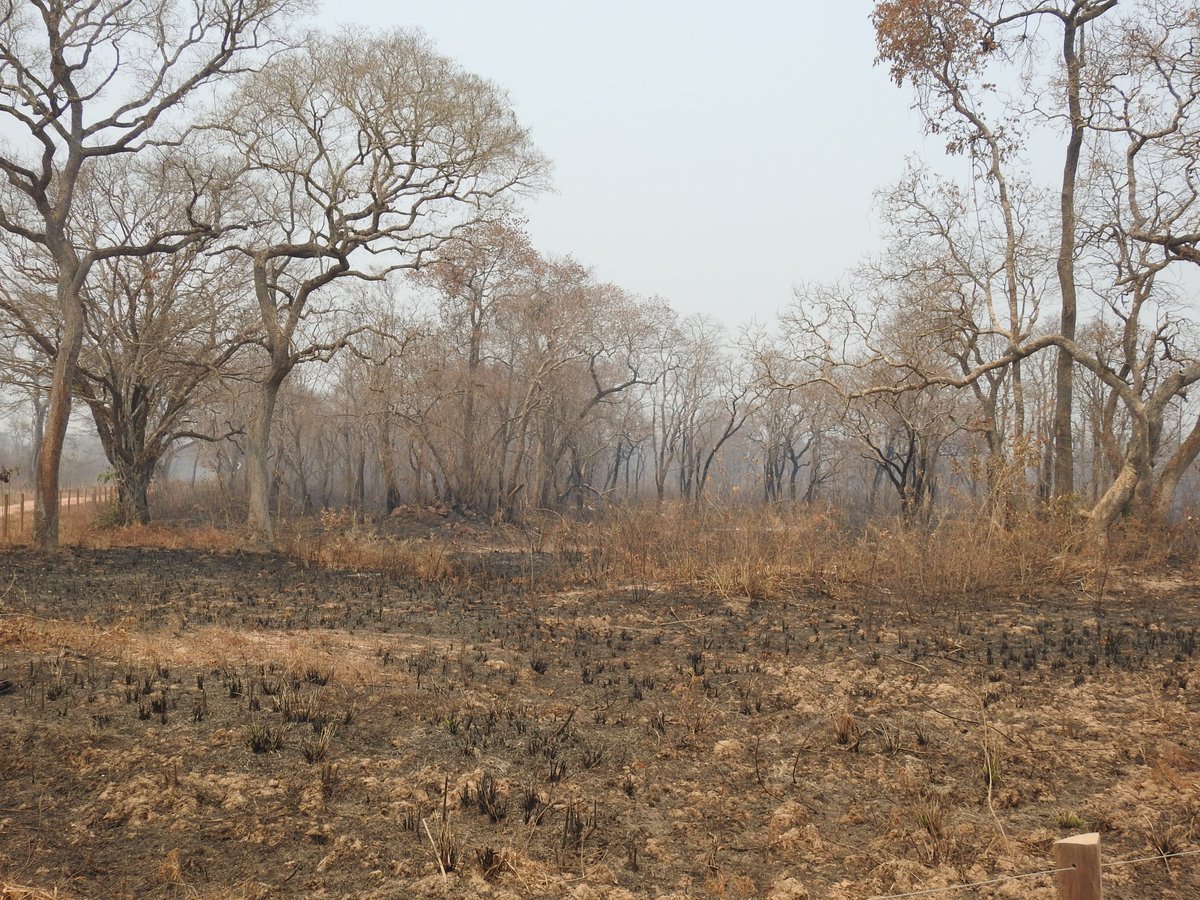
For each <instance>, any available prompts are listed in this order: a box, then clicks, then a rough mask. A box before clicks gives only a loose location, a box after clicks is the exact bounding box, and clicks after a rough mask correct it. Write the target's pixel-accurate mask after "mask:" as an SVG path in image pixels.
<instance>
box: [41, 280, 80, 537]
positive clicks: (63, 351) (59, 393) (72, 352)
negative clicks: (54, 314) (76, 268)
mask: <svg viewBox="0 0 1200 900" xmlns="http://www.w3.org/2000/svg"><path fill="white" fill-rule="evenodd" d="M58 302H59V308H60V309H61V310H62V312H63V330H62V340H61V342H60V343H59V345H58V353H57V354H56V355H55V357H54V376H53V380H52V382H51V384H50V402H49V405H48V408H47V410H46V426H45V427H46V430H45V433H44V435H43V437H42V444H41V452H40V453H39V454H38V466H37V490H36V491H35V492H34V506H33V541H34V544H35V545H36V546H37V547H38V549H39V550H57V549H58V523H59V500H58V487H59V469H60V467H61V465H62V454H63V446H64V444H65V443H66V440H67V425H68V423H69V422H70V420H71V385H72V383H73V382H74V380H75V368H76V364H77V363H78V361H79V351H80V349H81V348H82V347H83V330H84V320H83V305H82V304H81V303H80V301H79V298H78V297H77V296H75V292H74V290H73V287H72V283H71V282H70V280H69V279H68V278H67V276H66V275H63V276H60V279H59V285H58Z"/></svg>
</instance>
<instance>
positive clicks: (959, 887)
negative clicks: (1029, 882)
mask: <svg viewBox="0 0 1200 900" xmlns="http://www.w3.org/2000/svg"><path fill="white" fill-rule="evenodd" d="M1196 854H1200V850H1181V851H1180V852H1178V853H1160V854H1158V855H1157V856H1141V857H1138V858H1137V859H1119V860H1116V861H1114V862H1109V863H1101V865H1100V868H1101V869H1115V868H1117V867H1118V866H1132V865H1134V864H1135V863H1144V862H1157V861H1158V860H1160V859H1161V860H1168V859H1176V858H1177V857H1180V856H1195V855H1196ZM1074 868H1075V867H1074V866H1066V867H1064V868H1061V869H1044V870H1043V871H1041V872H1026V873H1025V874H1023V875H1004V876H1003V877H1000V878H989V879H988V880H987V881H971V882H967V883H965V884H952V885H949V886H947V887H935V888H925V889H924V890H920V891H909V892H907V893H904V894H876V895H875V896H874V897H868V898H867V900H895V898H898V897H927V896H929V895H931V894H948V893H950V892H952V891H965V890H966V889H967V888H977V887H987V886H988V885H992V884H1003V883H1004V882H1006V881H1021V880H1022V879H1025V878H1042V877H1044V876H1046V875H1057V874H1058V873H1059V872H1070V871H1071V870H1072V869H1074Z"/></svg>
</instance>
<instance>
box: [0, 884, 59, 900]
mask: <svg viewBox="0 0 1200 900" xmlns="http://www.w3.org/2000/svg"><path fill="white" fill-rule="evenodd" d="M70 896H71V895H70V894H64V893H63V892H62V891H60V890H58V889H57V888H55V889H54V890H53V891H43V890H41V889H40V888H32V887H24V886H22V885H19V884H8V883H0V900H67V898H68V897H70Z"/></svg>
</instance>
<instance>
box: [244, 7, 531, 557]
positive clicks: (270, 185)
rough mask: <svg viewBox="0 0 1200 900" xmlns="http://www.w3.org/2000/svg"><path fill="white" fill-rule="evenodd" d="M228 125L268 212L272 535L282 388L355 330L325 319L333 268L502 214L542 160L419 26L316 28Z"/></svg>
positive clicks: (253, 491) (259, 461)
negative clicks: (372, 31) (366, 30)
mask: <svg viewBox="0 0 1200 900" xmlns="http://www.w3.org/2000/svg"><path fill="white" fill-rule="evenodd" d="M222 127H223V128H224V129H225V132H226V134H227V135H228V138H229V140H230V142H231V143H232V144H233V145H234V147H235V148H236V149H237V150H238V151H239V152H240V153H241V154H244V155H245V157H246V158H247V159H248V160H249V165H250V169H251V171H250V177H249V180H248V185H249V187H250V189H251V190H252V191H253V192H254V196H255V197H256V198H257V199H258V202H259V203H260V204H261V207H262V209H263V217H262V221H260V223H259V227H258V228H257V229H256V231H255V234H254V236H253V238H252V239H249V240H247V241H246V242H245V244H244V245H243V246H244V251H245V253H246V254H247V256H248V257H249V259H250V261H251V264H252V267H253V273H254V275H253V277H254V288H255V295H256V298H257V302H258V308H259V312H260V317H261V321H262V329H263V338H262V341H263V350H264V351H265V360H264V362H263V365H262V369H261V372H260V376H259V383H260V387H261V393H260V398H259V404H258V408H257V410H256V411H255V413H254V415H253V416H252V418H251V419H250V422H249V430H248V453H249V457H250V469H249V485H250V511H249V521H250V526H251V528H252V530H253V531H254V532H255V534H256V535H257V536H258V538H259V539H260V540H263V541H270V540H271V538H272V523H271V515H270V504H269V497H270V472H269V469H268V453H269V447H270V434H271V422H272V418H273V415H274V407H275V402H276V398H277V396H278V392H279V388H280V386H281V385H282V384H283V382H284V380H285V379H286V378H287V377H288V375H289V374H290V373H291V372H292V370H293V369H294V368H295V367H296V366H297V365H299V364H301V363H303V362H305V361H307V360H321V359H328V358H330V357H331V356H332V355H333V354H334V353H336V352H337V351H338V350H339V349H340V348H342V347H344V346H345V344H346V341H347V337H348V336H347V334H346V333H345V332H340V333H339V332H338V331H337V330H336V329H330V328H329V327H328V325H329V317H328V315H327V314H328V313H329V312H330V309H329V308H328V307H326V308H318V307H317V306H315V305H314V304H313V301H314V298H318V297H320V296H321V295H322V293H323V291H324V289H325V288H327V287H328V286H329V285H331V284H333V283H334V282H335V281H337V280H338V279H341V278H347V277H350V278H378V277H382V273H383V272H386V271H389V270H395V269H400V268H416V267H418V266H420V265H421V264H422V263H423V262H424V261H425V260H426V257H428V255H429V254H430V253H432V252H433V251H434V250H436V249H437V248H438V247H439V246H440V245H441V244H442V243H444V242H445V241H446V240H447V239H449V238H450V237H452V236H453V235H455V234H456V233H457V232H458V231H459V230H460V229H462V228H463V227H465V226H466V225H468V224H470V223H473V222H479V221H482V220H486V219H488V218H489V217H492V216H494V215H496V214H497V207H498V205H499V200H500V199H502V198H503V196H504V195H505V194H506V193H507V192H510V191H512V190H513V189H515V188H518V187H521V186H529V185H534V184H536V183H538V182H539V181H540V179H541V178H542V176H543V174H544V171H545V164H544V162H543V160H542V158H541V157H540V156H538V155H537V154H536V152H534V150H533V149H532V147H531V145H530V142H529V138H528V135H527V133H526V131H525V129H524V128H522V127H521V126H520V125H519V123H518V122H517V121H516V119H515V117H514V115H513V113H512V110H511V109H510V107H509V103H508V98H507V97H506V96H505V94H504V93H503V92H502V91H501V90H499V89H498V88H497V87H495V86H494V85H492V84H491V83H489V82H487V81H484V80H483V79H480V78H478V77H476V76H474V75H471V74H470V73H467V72H465V71H463V70H462V69H461V68H460V67H459V66H457V65H456V64H455V63H453V62H452V61H451V60H449V59H447V58H445V57H443V56H440V55H439V54H437V53H436V52H434V50H433V48H432V46H431V45H430V43H429V41H428V40H427V39H426V38H425V37H424V36H422V35H420V34H418V33H413V32H404V31H392V32H387V33H384V34H380V35H368V34H363V33H353V32H343V33H340V34H338V35H335V36H325V35H318V34H314V35H311V36H310V37H309V39H308V40H307V41H306V43H305V45H304V46H303V48H301V49H300V50H299V51H298V52H296V53H294V54H290V55H287V56H284V57H281V58H279V59H278V60H276V61H275V62H274V63H273V64H272V65H271V66H270V67H268V68H267V69H265V70H263V71H262V72H260V73H258V74H256V75H255V76H253V77H252V78H250V79H249V80H248V81H247V83H246V84H245V86H244V88H243V90H242V91H241V93H240V94H239V96H238V97H237V98H236V100H235V108H234V112H233V113H232V115H230V116H229V117H228V119H226V120H225V121H224V123H223V124H222ZM373 259H376V260H379V263H378V265H369V264H370V263H371V260H373ZM364 264H368V265H364ZM323 327H324V332H322V328H323Z"/></svg>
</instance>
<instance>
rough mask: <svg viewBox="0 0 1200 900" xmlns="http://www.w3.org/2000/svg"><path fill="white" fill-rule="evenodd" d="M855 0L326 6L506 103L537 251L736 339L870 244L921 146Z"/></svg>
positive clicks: (453, 0)
mask: <svg viewBox="0 0 1200 900" xmlns="http://www.w3.org/2000/svg"><path fill="white" fill-rule="evenodd" d="M870 8H871V3H870V2H868V0H835V2H831V3H821V4H817V3H812V2H799V0H790V2H787V0H744V2H742V3H740V4H738V5H737V7H736V9H735V8H734V6H733V5H732V4H729V3H716V2H710V0H692V2H682V0H641V2H634V0H608V2H596V0H558V2H554V0H435V2H426V3H423V4H416V3H403V2H401V3H397V2H395V0H391V2H385V0H327V2H326V3H325V4H324V8H323V10H322V12H321V14H320V15H319V17H318V21H319V22H320V23H321V24H322V25H324V26H333V25H337V24H341V23H357V24H362V25H368V26H376V27H388V26H404V27H410V26H417V27H420V28H422V29H424V30H425V31H426V32H427V33H428V34H429V35H430V36H431V37H432V38H433V39H434V40H435V41H436V42H437V46H438V48H439V50H440V51H441V52H443V53H445V54H446V55H448V56H451V57H453V58H455V59H456V60H458V62H459V63H461V64H462V65H463V66H464V67H465V68H467V69H469V70H471V71H473V72H476V73H478V74H480V75H483V76H485V77H488V78H490V79H492V80H494V81H495V82H497V83H498V84H500V85H501V86H502V87H504V88H506V89H507V90H508V92H509V94H510V95H511V98H512V100H513V104H514V106H515V108H516V110H517V113H518V115H519V116H520V118H521V120H522V121H523V122H524V123H525V124H526V125H527V126H528V127H529V128H530V129H531V130H532V132H533V137H534V140H535V142H536V143H537V145H538V147H539V148H540V149H541V150H542V152H543V153H544V154H546V156H548V157H549V158H550V159H551V160H552V161H553V163H554V166H555V175H554V184H555V187H556V190H557V193H555V194H553V195H548V196H545V197H542V198H539V199H537V200H535V201H533V202H531V203H530V204H528V206H527V215H528V218H529V229H530V232H531V234H532V236H533V239H534V242H535V245H536V246H537V247H538V248H539V249H540V250H542V251H543V252H546V253H550V254H565V253H570V254H572V255H574V256H575V257H576V258H577V259H578V260H579V261H580V262H582V263H584V264H586V265H589V266H592V267H593V268H594V269H595V271H596V273H597V275H598V276H599V277H600V278H602V279H604V280H608V281H613V282H616V283H617V284H619V285H621V286H622V287H625V288H627V289H629V290H632V291H635V292H637V293H640V294H645V295H659V296H661V297H664V298H666V299H667V300H669V301H670V302H671V304H672V305H673V306H674V307H675V308H676V309H678V310H680V311H681V312H684V313H691V312H701V313H706V314H709V315H711V316H713V317H714V318H716V319H718V320H719V321H722V322H724V323H725V324H727V325H729V326H733V327H736V326H738V325H741V324H744V323H746V322H748V321H750V320H751V319H757V320H759V321H763V322H765V321H767V320H769V319H770V318H772V317H773V316H774V314H775V312H776V310H777V309H779V308H780V307H781V306H783V305H785V304H786V303H787V302H788V301H789V300H790V298H791V289H792V285H793V284H796V283H798V282H800V281H805V280H814V279H832V278H836V277H837V276H838V275H840V274H841V273H842V272H843V271H844V270H845V269H847V268H848V267H849V266H851V265H853V264H854V262H856V261H857V260H858V259H859V258H861V257H862V256H863V255H864V254H867V253H870V252H873V251H875V250H876V249H878V246H879V239H878V231H877V228H876V225H875V223H874V221H873V217H872V192H873V191H874V190H875V189H877V188H879V187H883V186H884V185H886V184H888V183H889V182H891V181H894V180H895V179H896V178H897V177H898V176H899V175H900V173H901V171H902V169H903V165H904V158H905V156H906V155H909V154H914V153H917V152H918V151H920V152H922V154H923V155H925V156H926V157H927V158H930V157H936V156H939V155H940V151H939V149H938V147H937V146H936V145H931V144H930V142H926V141H924V140H923V137H922V133H921V127H920V123H919V121H918V119H917V117H916V114H915V113H912V112H910V110H909V105H910V103H911V99H912V98H911V94H910V93H909V92H908V91H906V90H901V89H899V88H897V87H896V86H894V85H893V84H892V83H891V82H890V81H889V80H888V76H887V72H886V70H885V69H883V68H879V67H875V66H874V65H873V61H874V57H875V48H874V38H873V34H872V30H871V23H870V19H869V12H870Z"/></svg>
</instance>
